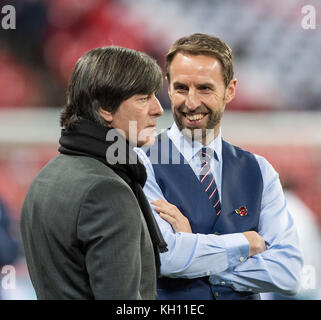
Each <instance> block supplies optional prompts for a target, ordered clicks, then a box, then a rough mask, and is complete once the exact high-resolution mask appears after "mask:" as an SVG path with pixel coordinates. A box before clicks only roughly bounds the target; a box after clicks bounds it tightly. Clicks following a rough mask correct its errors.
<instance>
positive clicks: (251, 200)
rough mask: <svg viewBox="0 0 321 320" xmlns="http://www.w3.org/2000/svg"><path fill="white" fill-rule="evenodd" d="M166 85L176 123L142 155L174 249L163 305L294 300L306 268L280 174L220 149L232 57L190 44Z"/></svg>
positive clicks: (219, 47) (199, 41) (170, 66)
mask: <svg viewBox="0 0 321 320" xmlns="http://www.w3.org/2000/svg"><path fill="white" fill-rule="evenodd" d="M166 77H167V80H168V93H169V97H170V100H171V103H172V112H173V116H174V120H175V123H174V124H173V125H172V126H171V128H170V129H169V130H167V131H165V132H163V133H162V134H160V135H159V136H158V138H157V140H156V143H155V144H154V145H153V146H152V147H151V148H149V149H147V150H145V151H143V150H142V149H138V150H137V152H138V153H139V155H140V157H141V158H142V160H143V161H144V164H145V166H146V168H147V173H148V179H147V182H146V185H145V188H144V191H145V194H146V196H147V198H148V199H149V201H150V202H151V204H152V205H153V209H154V210H153V212H154V215H155V217H156V219H157V222H158V224H159V227H160V229H161V230H162V233H163V236H164V239H165V241H166V242H167V244H168V248H169V251H168V252H166V253H163V254H161V261H162V268H161V272H162V275H163V277H162V278H161V279H159V280H158V298H159V299H260V295H259V293H260V292H268V291H273V292H279V293H283V294H295V293H296V291H297V290H298V287H299V280H300V272H301V268H302V264H303V261H302V255H301V251H300V250H299V245H298V238H297V233H296V229H295V226H294V223H293V219H292V217H291V215H290V213H289V212H288V210H287V207H286V202H285V198H284V194H283V190H282V186H281V183H280V180H279V177H278V174H277V172H276V171H275V170H274V169H273V167H272V166H271V164H269V163H268V161H267V160H266V159H264V158H263V157H261V156H258V155H255V154H252V153H250V152H247V151H245V150H242V149H240V148H238V147H235V146H233V145H231V144H229V143H228V142H226V141H224V140H223V139H222V132H221V119H222V115H223V112H224V110H225V106H226V105H227V104H228V103H229V102H231V101H232V99H233V98H234V95H235V88H236V83H237V80H236V79H235V77H234V72H233V62H232V51H231V49H230V48H229V47H228V46H227V45H226V44H225V43H224V42H223V41H222V40H220V39H218V38H216V37H212V36H209V35H205V34H193V35H191V36H188V37H183V38H181V39H179V40H177V41H176V42H175V43H174V44H173V45H172V46H171V47H170V49H169V51H168V53H167V56H166ZM159 159H160V160H161V161H159Z"/></svg>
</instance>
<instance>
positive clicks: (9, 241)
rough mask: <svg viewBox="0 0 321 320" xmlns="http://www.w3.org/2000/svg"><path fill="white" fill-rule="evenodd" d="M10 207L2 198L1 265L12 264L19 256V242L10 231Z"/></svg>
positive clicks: (0, 227)
mask: <svg viewBox="0 0 321 320" xmlns="http://www.w3.org/2000/svg"><path fill="white" fill-rule="evenodd" d="M10 222H11V221H10V216H9V212H8V209H7V208H6V207H5V205H4V204H3V203H2V202H1V200H0V267H1V266H4V265H7V264H11V263H13V262H14V260H15V259H16V258H17V256H18V244H17V241H16V240H15V239H14V238H13V236H12V235H11V233H10Z"/></svg>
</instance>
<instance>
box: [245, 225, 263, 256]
mask: <svg viewBox="0 0 321 320" xmlns="http://www.w3.org/2000/svg"><path fill="white" fill-rule="evenodd" d="M243 234H244V235H245V237H246V239H247V240H248V242H249V243H250V254H249V257H251V256H254V255H255V254H258V253H261V252H263V251H265V250H266V246H265V241H264V239H263V238H262V237H261V236H260V235H259V234H258V233H257V232H255V231H246V232H243Z"/></svg>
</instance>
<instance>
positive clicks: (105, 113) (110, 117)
mask: <svg viewBox="0 0 321 320" xmlns="http://www.w3.org/2000/svg"><path fill="white" fill-rule="evenodd" d="M98 112H99V114H100V115H101V116H102V117H103V118H104V119H105V120H106V121H107V122H108V123H111V122H112V121H113V114H112V113H111V112H109V111H107V110H105V109H103V108H99V111H98Z"/></svg>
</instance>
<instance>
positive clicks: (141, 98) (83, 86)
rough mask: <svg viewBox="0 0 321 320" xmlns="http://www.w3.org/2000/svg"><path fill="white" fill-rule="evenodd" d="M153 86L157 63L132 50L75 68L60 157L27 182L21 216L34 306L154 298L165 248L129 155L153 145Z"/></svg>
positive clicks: (101, 54)
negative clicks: (53, 301)
mask: <svg viewBox="0 0 321 320" xmlns="http://www.w3.org/2000/svg"><path fill="white" fill-rule="evenodd" d="M161 86H162V74H161V70H160V68H159V66H158V65H157V63H156V62H155V61H154V60H153V59H152V58H150V57H149V56H147V55H146V54H143V53H140V52H137V51H134V50H129V49H125V48H121V47H104V48H97V49H94V50H91V51H89V52H88V53H87V54H85V55H84V56H82V57H81V58H80V59H79V60H78V62H77V64H76V66H75V68H74V71H73V73H72V76H71V80H70V84H69V89H68V94H67V104H66V106H65V108H64V110H63V111H62V114H61V119H60V120H61V126H62V128H63V129H62V134H61V138H60V141H59V142H60V148H59V152H60V154H59V155H58V156H57V157H56V158H54V159H53V160H52V161H51V162H49V163H48V164H47V165H46V166H45V167H44V168H43V169H42V171H41V172H40V173H39V174H38V176H37V177H36V178H35V179H34V181H33V183H32V185H31V186H30V189H29V190H28V193H27V196H26V198H25V201H24V204H23V208H22V212H21V233H22V239H23V243H24V249H25V254H26V260H27V265H28V269H29V273H30V277H31V280H32V283H33V286H34V288H35V291H36V294H37V297H38V299H155V298H156V274H157V271H159V268H160V262H159V252H164V251H166V243H165V242H164V240H163V238H162V235H161V233H160V232H159V229H158V226H157V224H156V223H155V220H154V217H153V215H152V213H151V211H150V207H149V205H148V202H147V200H146V198H145V196H144V193H143V192H142V187H143V186H144V184H145V181H146V178H147V176H146V171H145V167H144V166H143V165H142V163H141V162H139V160H138V158H137V155H136V153H135V152H134V151H133V150H132V148H133V147H134V146H140V145H143V144H148V143H153V142H154V135H155V125H156V118H157V117H158V116H159V115H161V114H162V113H163V110H162V108H161V106H160V104H159V102H158V100H157V98H156V97H155V93H156V92H157V91H158V90H159V89H160V88H161ZM133 128H134V130H133Z"/></svg>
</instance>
